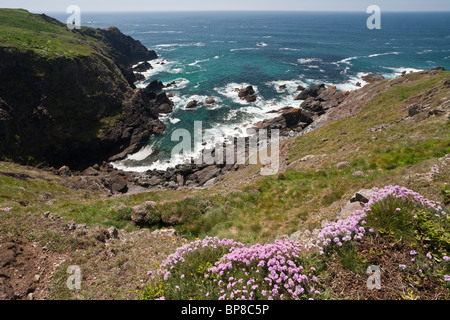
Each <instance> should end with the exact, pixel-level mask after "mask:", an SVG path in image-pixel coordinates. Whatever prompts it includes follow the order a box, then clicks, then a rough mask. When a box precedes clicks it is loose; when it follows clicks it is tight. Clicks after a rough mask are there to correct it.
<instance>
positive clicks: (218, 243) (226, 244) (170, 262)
mask: <svg viewBox="0 0 450 320" xmlns="http://www.w3.org/2000/svg"><path fill="white" fill-rule="evenodd" d="M206 247H209V248H213V249H217V248H219V247H222V248H226V249H227V250H228V251H229V252H232V251H233V250H234V249H235V248H243V247H244V244H242V243H240V242H236V241H234V240H231V239H219V238H217V237H206V238H205V239H203V240H195V241H193V242H190V243H187V244H185V245H184V246H182V247H179V248H178V249H177V250H176V251H175V253H173V254H171V255H170V256H168V257H167V259H166V260H165V261H164V262H163V263H162V264H161V269H160V270H159V271H158V272H159V274H161V275H162V276H163V277H164V280H165V281H167V280H168V279H169V276H170V270H172V269H173V268H175V266H176V265H177V264H179V263H182V262H184V261H185V256H186V255H187V254H189V253H192V252H194V251H197V250H199V249H201V248H206Z"/></svg>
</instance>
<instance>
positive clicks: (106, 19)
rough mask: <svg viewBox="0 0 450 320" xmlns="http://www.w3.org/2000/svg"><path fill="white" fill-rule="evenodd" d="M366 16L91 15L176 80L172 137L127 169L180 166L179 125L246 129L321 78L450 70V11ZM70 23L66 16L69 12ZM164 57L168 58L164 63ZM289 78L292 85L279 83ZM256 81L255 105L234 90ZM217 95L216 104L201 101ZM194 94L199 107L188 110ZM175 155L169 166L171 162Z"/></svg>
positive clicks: (350, 83) (88, 21) (89, 20)
mask: <svg viewBox="0 0 450 320" xmlns="http://www.w3.org/2000/svg"><path fill="white" fill-rule="evenodd" d="M368 17H369V15H368V14H366V13H299V12H276V13H275V12H273V13H268V12H201V13H193V12H184V13H181V12H179V13H174V12H172V13H169V12H166V13H162V12H158V13H133V14H129V13H126V14H83V15H82V22H83V25H88V26H91V27H100V28H105V27H108V26H111V25H114V26H117V27H118V28H119V29H120V30H121V31H122V32H124V33H125V34H127V35H130V36H132V37H133V38H135V39H138V40H140V41H141V42H142V43H143V44H144V45H146V46H147V47H148V48H149V49H153V50H155V51H156V52H157V54H158V55H159V57H160V58H159V59H158V60H156V61H151V64H152V65H153V66H154V69H153V70H150V72H147V73H145V76H146V77H147V80H146V81H144V82H142V83H138V84H137V86H138V87H142V86H145V85H146V83H148V82H149V81H151V80H153V79H158V80H160V81H163V82H164V83H170V82H172V81H175V82H176V83H177V87H176V88H168V89H167V90H166V91H167V93H173V94H175V96H174V97H173V98H172V99H173V101H174V103H175V110H174V112H173V113H172V114H170V115H166V116H164V117H163V119H162V120H163V121H164V122H165V124H166V126H167V130H166V133H165V134H163V135H162V136H159V137H155V138H152V140H151V141H150V142H149V146H148V147H146V148H144V150H142V151H141V152H139V153H138V154H136V155H134V156H131V157H130V158H129V159H128V160H126V161H124V162H122V163H120V164H117V165H118V166H119V167H121V168H126V167H127V168H128V169H132V170H139V171H144V170H147V169H152V168H162V169H164V168H165V167H168V166H173V165H175V164H176V163H177V161H179V159H174V158H173V159H171V155H170V153H171V150H172V147H173V146H174V145H176V144H177V143H178V142H172V141H171V135H172V132H173V131H174V130H176V129H179V128H184V129H188V130H189V131H193V122H194V121H195V120H200V121H202V122H203V129H204V130H205V134H206V135H208V134H210V135H211V136H213V137H215V138H216V139H219V140H220V139H221V138H222V137H223V136H224V135H239V134H243V133H244V132H245V127H246V126H248V125H250V124H251V123H255V122H257V121H260V120H262V119H265V118H268V117H271V115H270V113H269V114H268V113H267V112H268V111H271V110H278V109H280V108H282V107H285V106H294V107H298V106H299V105H300V102H299V101H294V100H293V99H294V97H295V95H296V88H297V86H298V85H303V86H309V85H311V84H315V83H321V82H323V83H326V84H327V85H336V86H337V88H338V89H339V90H354V89H356V88H357V87H356V83H357V82H358V81H359V82H361V83H363V84H364V82H363V81H361V80H360V78H361V76H362V75H364V74H366V73H381V74H383V75H384V76H385V77H388V78H392V77H395V76H397V75H399V74H401V72H403V71H407V72H409V71H416V70H423V69H431V68H434V67H437V66H444V67H446V68H447V69H449V68H450V13H384V14H382V22H381V24H382V29H381V30H369V29H368V28H367V27H366V20H367V18H368ZM61 20H62V21H65V16H61ZM159 62H164V64H159ZM282 84H285V85H286V89H284V90H280V89H279V86H280V85H282ZM245 85H253V86H254V88H255V89H256V90H257V95H258V100H257V101H256V102H255V103H244V102H243V101H242V100H240V99H239V98H238V97H237V92H236V91H235V90H234V89H235V88H241V87H243V86H245ZM210 97H214V99H215V100H216V103H215V104H214V105H206V104H204V103H203V102H204V101H205V100H206V99H208V98H210ZM193 99H196V100H197V101H199V107H198V108H197V109H195V110H185V109H184V107H185V106H186V104H187V103H188V102H189V101H191V100H193ZM168 161H171V162H168Z"/></svg>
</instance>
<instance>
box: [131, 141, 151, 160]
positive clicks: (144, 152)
mask: <svg viewBox="0 0 450 320" xmlns="http://www.w3.org/2000/svg"><path fill="white" fill-rule="evenodd" d="M152 153H153V144H152V145H148V146H145V147H143V148H142V149H141V150H139V151H138V152H136V153H135V154H131V155H128V156H127V158H126V159H125V160H135V161H142V160H144V159H146V158H147V157H148V156H150V155H151V154H152Z"/></svg>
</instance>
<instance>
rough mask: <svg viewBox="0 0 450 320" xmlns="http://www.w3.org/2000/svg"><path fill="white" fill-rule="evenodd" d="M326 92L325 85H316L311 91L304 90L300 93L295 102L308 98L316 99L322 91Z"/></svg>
mask: <svg viewBox="0 0 450 320" xmlns="http://www.w3.org/2000/svg"><path fill="white" fill-rule="evenodd" d="M324 90H325V85H324V84H323V83H321V84H316V85H314V86H313V87H311V88H309V89H304V90H303V91H302V92H301V93H299V94H298V95H297V96H296V97H295V99H294V100H306V99H308V98H316V97H317V96H318V95H320V93H322V91H324Z"/></svg>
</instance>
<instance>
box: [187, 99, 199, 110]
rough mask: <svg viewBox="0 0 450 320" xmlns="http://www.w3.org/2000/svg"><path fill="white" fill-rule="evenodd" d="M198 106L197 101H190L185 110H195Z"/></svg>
mask: <svg viewBox="0 0 450 320" xmlns="http://www.w3.org/2000/svg"><path fill="white" fill-rule="evenodd" d="M197 106H198V101H197V100H192V101H190V102H189V103H188V104H187V105H186V107H185V108H186V109H195V108H197Z"/></svg>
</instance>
